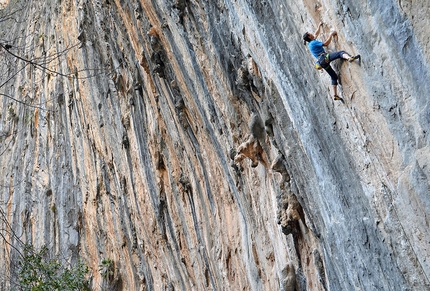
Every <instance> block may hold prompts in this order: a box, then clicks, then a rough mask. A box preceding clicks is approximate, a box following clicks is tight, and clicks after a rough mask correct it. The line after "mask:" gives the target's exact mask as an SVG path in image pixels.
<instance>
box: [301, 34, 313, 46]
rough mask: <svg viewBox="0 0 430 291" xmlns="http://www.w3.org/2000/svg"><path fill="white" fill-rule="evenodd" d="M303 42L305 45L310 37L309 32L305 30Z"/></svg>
mask: <svg viewBox="0 0 430 291" xmlns="http://www.w3.org/2000/svg"><path fill="white" fill-rule="evenodd" d="M303 40H304V41H303V44H304V45H306V42H310V41H311V40H312V39H310V38H309V32H305V34H304V35H303Z"/></svg>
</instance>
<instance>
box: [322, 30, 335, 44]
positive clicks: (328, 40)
mask: <svg viewBox="0 0 430 291" xmlns="http://www.w3.org/2000/svg"><path fill="white" fill-rule="evenodd" d="M335 35H337V32H336V31H333V32H332V33H330V36H329V37H328V38H327V40H326V41H325V42H324V43H323V46H328V45H329V44H330V43H331V40H332V38H333V36H335Z"/></svg>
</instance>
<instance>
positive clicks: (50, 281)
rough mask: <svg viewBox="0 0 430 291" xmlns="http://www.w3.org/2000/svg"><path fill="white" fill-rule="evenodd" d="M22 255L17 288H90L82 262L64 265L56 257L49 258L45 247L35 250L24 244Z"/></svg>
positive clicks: (48, 290)
mask: <svg viewBox="0 0 430 291" xmlns="http://www.w3.org/2000/svg"><path fill="white" fill-rule="evenodd" d="M22 255H23V256H22V260H21V264H20V265H19V270H18V277H19V278H18V288H17V290H26V291H27V290H28V291H57V290H58V291H60V290H61V291H80V290H90V289H89V287H88V280H87V279H86V275H87V274H88V272H89V269H88V267H87V266H86V265H85V264H84V263H82V262H79V263H77V264H75V265H73V266H70V267H69V266H65V265H63V264H62V263H61V262H60V261H59V260H58V258H53V259H52V258H49V256H48V248H47V247H43V248H41V250H40V251H35V250H34V248H33V246H31V245H26V246H25V247H24V252H23V254H22Z"/></svg>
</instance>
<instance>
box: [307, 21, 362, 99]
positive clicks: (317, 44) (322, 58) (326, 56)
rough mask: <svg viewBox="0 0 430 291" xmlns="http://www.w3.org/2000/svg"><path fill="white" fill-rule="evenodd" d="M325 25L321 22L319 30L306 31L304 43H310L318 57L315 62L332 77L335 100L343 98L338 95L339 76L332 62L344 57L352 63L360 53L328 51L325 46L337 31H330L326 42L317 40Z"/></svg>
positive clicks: (310, 47) (314, 54) (310, 48)
mask: <svg viewBox="0 0 430 291" xmlns="http://www.w3.org/2000/svg"><path fill="white" fill-rule="evenodd" d="M322 26H323V23H322V22H321V23H320V24H319V25H318V28H317V30H316V31H315V33H314V34H312V33H309V32H306V33H305V34H304V35H303V40H304V44H305V45H306V43H308V47H309V50H310V51H311V53H312V55H313V56H314V57H315V58H316V59H317V62H316V64H315V66H316V68H317V69H319V70H320V69H324V70H325V71H326V72H327V73H328V74H329V75H330V77H331V84H332V85H333V91H334V92H333V93H334V100H342V98H340V97H339V96H338V95H337V80H338V76H337V74H336V72H335V71H334V70H333V68H332V67H331V66H330V62H332V61H334V60H336V59H339V58H341V59H344V60H348V61H349V62H350V63H351V62H353V61H354V60H356V59H359V58H360V55H356V56H350V55H349V54H348V53H346V52H345V51H338V52H333V53H327V52H326V51H325V50H324V48H323V47H324V46H328V45H329V44H330V42H331V40H332V38H333V36H335V35H337V32H336V31H333V32H332V33H330V36H329V37H328V39H327V40H326V41H325V42H321V41H319V40H317V37H318V35H319V34H320V31H321V27H322Z"/></svg>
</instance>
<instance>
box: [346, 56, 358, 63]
mask: <svg viewBox="0 0 430 291" xmlns="http://www.w3.org/2000/svg"><path fill="white" fill-rule="evenodd" d="M359 58H361V56H360V55H356V56H353V57H350V58H349V59H348V62H350V63H352V62H353V61H355V60H356V59H359Z"/></svg>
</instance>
